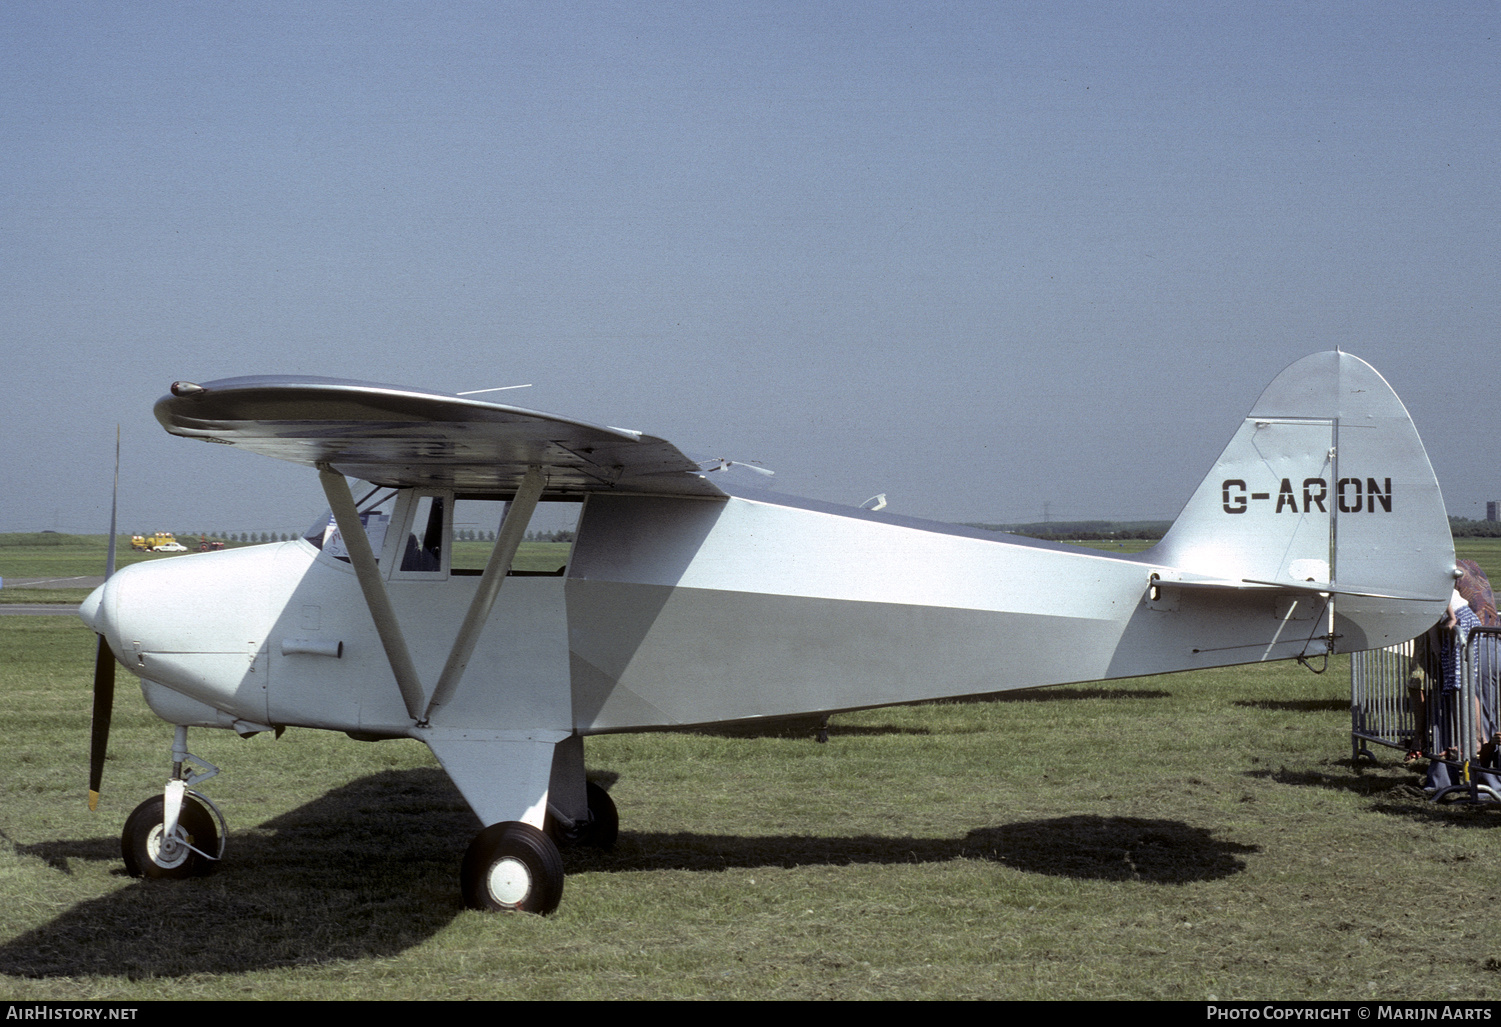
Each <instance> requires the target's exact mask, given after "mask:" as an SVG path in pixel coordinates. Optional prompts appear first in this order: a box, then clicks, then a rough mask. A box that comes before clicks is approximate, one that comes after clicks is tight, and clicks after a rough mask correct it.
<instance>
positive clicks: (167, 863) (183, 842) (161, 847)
mask: <svg viewBox="0 0 1501 1027" xmlns="http://www.w3.org/2000/svg"><path fill="white" fill-rule="evenodd" d="M166 805H167V803H166V800H165V799H163V798H162V796H160V795H153V796H152V797H151V798H149V799H147V800H146V801H145V802H143V803H141V804H140V805H139V806H137V807H136V808H135V811H134V812H133V813H131V814H130V816H129V817H128V818H126V821H125V830H124V831H122V832H121V833H120V853H121V855H123V856H124V857H125V870H126V871H127V872H128V873H129V874H130V876H131V877H157V878H168V879H171V880H180V879H182V878H185V877H201V876H203V875H204V874H206V873H208V872H209V871H210V870H212V869H213V868H214V860H213V859H210V858H208V857H206V856H204V855H202V853H217V852H218V851H219V832H218V830H217V829H216V828H215V826H214V818H213V817H212V816H211V815H210V814H209V812H208V810H206V809H204V808H203V805H202V804H201V803H200V802H198V800H197V799H194V798H193V797H192V796H191V795H185V796H183V800H182V810H181V812H179V813H178V815H177V831H176V833H175V834H174V835H173V836H172V837H171V838H168V837H167V836H166V833H165V832H164V831H163V830H162V828H163V827H164V826H165V825H164V824H163V823H162V821H163V820H164V819H165V817H166ZM195 849H196V850H197V851H196V852H195V851H194V850H195Z"/></svg>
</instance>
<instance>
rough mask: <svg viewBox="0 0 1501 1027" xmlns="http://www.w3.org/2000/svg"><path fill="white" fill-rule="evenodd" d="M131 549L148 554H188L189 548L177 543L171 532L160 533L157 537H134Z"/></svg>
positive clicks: (131, 539)
mask: <svg viewBox="0 0 1501 1027" xmlns="http://www.w3.org/2000/svg"><path fill="white" fill-rule="evenodd" d="M130 548H131V549H139V550H141V551H142V552H146V553H186V552H187V551H188V547H187V546H185V545H183V544H182V543H181V542H179V541H177V537H176V536H175V535H173V534H172V533H171V532H170V531H159V532H157V533H156V534H155V535H146V536H144V537H142V536H140V535H132V536H131V537H130Z"/></svg>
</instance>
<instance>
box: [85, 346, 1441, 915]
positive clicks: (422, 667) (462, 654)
mask: <svg viewBox="0 0 1501 1027" xmlns="http://www.w3.org/2000/svg"><path fill="white" fill-rule="evenodd" d="M1171 406H1172V404H1171V403H1170V402H1167V403H1163V404H1162V405H1161V406H1160V407H1159V408H1158V409H1157V410H1156V411H1153V412H1152V415H1151V417H1150V419H1149V421H1144V424H1145V423H1151V422H1157V421H1160V420H1161V419H1162V415H1163V414H1164V413H1167V412H1169V411H1170V409H1171ZM155 414H156V417H157V419H158V420H159V421H160V422H161V424H162V425H163V426H164V427H165V428H166V430H167V431H168V432H171V433H172V434H174V435H179V436H183V437H185V438H189V439H199V440H202V441H204V442H210V443H215V444H220V445H229V446H236V447H239V448H240V449H244V450H249V451H251V452H255V453H261V454H265V455H267V456H271V457H276V458H279V459H283V460H289V461H292V462H293V463H296V464H300V465H303V466H305V467H308V468H310V469H312V470H313V471H314V472H315V473H316V474H317V475H318V478H319V481H320V483H321V484H322V487H323V490H324V493H325V495H326V497H327V499H328V505H329V513H328V514H327V515H326V516H325V517H323V518H320V519H319V520H318V522H317V523H315V524H314V525H313V526H312V527H311V528H310V529H309V530H308V531H307V532H306V533H305V535H304V536H303V537H301V538H298V539H296V540H294V541H290V542H280V543H271V544H269V545H260V546H254V547H249V548H243V549H234V550H227V551H222V552H211V553H202V554H195V555H190V556H184V557H178V558H176V559H173V560H167V561H156V562H151V563H142V564H136V565H134V566H130V567H126V568H124V569H123V570H121V571H120V572H118V573H116V574H113V575H112V576H111V577H109V578H108V580H107V581H106V582H105V584H104V585H102V586H100V587H99V588H98V589H97V590H95V591H94V593H93V594H92V595H90V596H89V598H88V600H87V601H86V602H85V603H84V604H83V606H82V608H81V616H82V618H83V620H84V622H85V623H86V624H87V625H88V626H89V627H90V628H91V629H92V630H93V631H95V632H96V633H98V634H99V636H100V659H99V665H98V666H99V669H98V671H97V673H96V680H95V716H94V726H93V747H92V751H91V757H90V784H89V788H90V799H91V802H90V804H91V806H92V805H93V804H94V802H95V801H96V800H97V795H98V790H99V787H100V780H101V776H102V772H103V762H104V752H105V747H106V745H107V741H108V730H109V708H110V703H111V702H112V697H113V689H114V670H113V668H114V662H115V660H118V661H119V663H120V664H122V665H123V666H125V667H126V669H128V670H129V671H130V672H131V673H132V674H134V675H136V677H138V678H139V679H140V685H141V689H142V692H143V693H144V696H145V699H146V702H147V703H148V704H149V705H150V707H151V709H152V710H153V711H155V712H156V714H157V715H158V716H160V717H161V718H162V719H163V720H165V721H166V722H167V723H169V724H171V725H173V726H174V736H173V743H172V771H171V776H170V778H169V780H168V781H167V783H166V785H165V787H164V789H163V792H162V793H161V794H160V795H155V796H153V797H151V798H149V799H147V800H146V801H145V802H143V803H142V804H141V805H140V806H139V807H137V808H136V810H135V811H134V812H133V813H132V814H131V815H130V817H129V818H128V819H127V821H126V823H125V827H124V830H123V832H122V836H121V848H122V854H123V856H124V860H125V864H126V867H127V869H128V870H129V872H130V873H131V874H133V875H137V876H140V875H144V876H147V877H156V878H181V877H188V876H192V875H195V874H201V873H205V872H207V871H209V870H210V869H211V868H212V867H213V866H215V865H216V863H217V862H218V861H219V860H220V859H222V858H223V856H224V853H225V845H226V840H227V837H228V830H227V826H226V822H225V819H224V816H223V814H222V812H221V811H220V810H219V809H218V807H217V806H215V805H214V804H213V802H212V801H211V800H209V798H208V797H207V796H206V795H204V794H203V792H202V791H201V790H199V788H197V787H195V786H198V785H200V784H201V782H202V781H204V780H206V779H207V778H209V777H211V776H212V775H213V774H215V773H217V772H218V768H216V767H213V766H212V765H210V764H208V763H207V762H206V761H203V760H201V759H199V758H197V757H195V756H193V755H192V754H191V753H190V752H189V751H188V746H187V733H188V729H189V728H200V727H201V728H223V729H230V730H234V731H236V732H238V733H239V734H241V735H245V736H249V735H252V734H255V733H257V732H263V731H276V732H278V733H279V732H280V731H282V730H283V729H285V728H286V727H289V726H295V727H307V728H323V729H328V730H333V731H343V732H345V733H346V734H348V735H349V736H350V737H351V738H353V739H356V740H360V741H375V740H380V739H389V738H415V739H418V740H420V741H422V742H424V743H425V744H426V745H427V746H428V747H429V748H430V749H431V750H432V752H433V754H434V755H435V756H436V757H437V759H438V761H439V763H440V764H441V765H442V766H443V768H444V770H445V771H446V772H447V773H448V775H449V777H450V778H451V779H452V780H453V782H454V784H455V786H456V787H457V788H458V789H459V791H460V792H461V793H462V795H463V797H464V799H465V800H466V801H467V802H468V804H469V806H470V807H471V808H472V809H473V811H474V813H475V815H476V816H477V817H478V819H479V822H480V824H481V825H482V828H483V829H482V830H480V831H479V833H478V834H477V835H475V837H474V839H473V841H472V842H471V843H470V845H469V847H468V850H467V852H466V853H465V855H464V858H463V862H462V868H461V874H460V878H461V884H462V892H463V898H464V901H465V903H466V905H468V906H469V907H471V908H476V909H487V910H507V911H523V912H531V913H543V914H545V913H548V912H550V911H552V910H553V909H555V908H556V907H557V905H558V903H559V901H560V899H561V897H562V893H563V884H564V868H563V862H562V857H561V855H560V848H562V847H566V846H569V845H581V844H583V845H596V846H603V847H608V846H610V845H611V844H612V843H613V842H614V841H615V838H616V836H617V833H618V830H619V814H618V812H617V810H616V808H615V805H614V803H613V801H612V800H611V798H610V796H609V794H608V793H607V792H606V791H605V790H604V789H602V788H600V787H599V786H598V785H596V784H594V783H592V782H589V781H588V780H587V778H586V776H585V769H584V751H585V750H584V740H585V738H587V737H589V736H591V735H596V734H603V733H609V732H626V731H646V730H661V729H680V728H682V729H686V728H701V727H706V726H711V725H726V724H740V725H744V724H746V723H754V722H755V721H757V720H758V719H759V718H783V717H789V716H793V715H819V714H822V715H825V716H826V715H828V714H832V713H838V712H841V711H849V710H857V709H866V708H873V707H880V706H887V705H896V704H903V703H913V702H919V701H923V700H931V699H940V698H953V697H961V696H967V695H976V694H986V693H993V692H996V691H1000V690H1005V689H1017V688H1035V687H1038V686H1043V685H1055V684H1064V683H1071V682H1081V681H1093V680H1101V679H1109V678H1125V677H1134V676H1138V675H1144V674H1162V673H1167V672H1171V671H1183V670H1198V669H1202V668H1206V667H1219V666H1227V665H1231V664H1244V663H1255V662H1260V661H1269V660H1286V659H1297V660H1300V661H1303V662H1305V663H1309V664H1310V666H1311V665H1312V661H1315V660H1320V659H1322V660H1325V661H1327V658H1328V657H1329V656H1330V655H1332V654H1335V653H1348V652H1354V651H1357V650H1364V649H1371V648H1376V647H1379V646H1386V645H1391V644H1395V643H1399V642H1402V641H1405V640H1407V639H1409V638H1412V637H1414V636H1416V635H1418V634H1420V633H1421V632H1422V631H1424V630H1425V629H1427V628H1428V627H1429V626H1430V625H1432V624H1433V623H1434V622H1435V621H1436V620H1437V619H1438V618H1439V616H1440V615H1441V614H1442V613H1443V611H1444V609H1445V606H1446V603H1447V600H1448V597H1449V595H1450V593H1451V591H1452V589H1453V584H1454V579H1455V577H1456V570H1455V558H1454V545H1453V540H1452V538H1451V536H1450V533H1449V525H1448V519H1447V516H1446V513H1445V509H1444V504H1443V498H1442V496H1441V495H1440V492H1439V486H1438V482H1437V481H1436V480H1435V478H1434V474H1433V469H1432V467H1431V466H1430V464H1429V461H1428V457H1427V454H1426V453H1425V451H1424V449H1423V445H1422V442H1421V441H1420V440H1419V438H1418V434H1417V431H1416V429H1415V428H1414V426H1413V423H1412V420H1411V418H1410V417H1409V416H1408V413H1407V410H1406V409H1405V408H1404V407H1403V405H1402V403H1401V401H1400V400H1399V399H1398V398H1397V396H1396V394H1395V393H1394V392H1393V391H1392V389H1391V387H1390V386H1389V385H1388V384H1387V383H1386V381H1385V380H1384V379H1383V378H1382V377H1381V375H1380V374H1378V373H1377V372H1376V371H1375V370H1374V369H1373V368H1372V367H1371V366H1370V365H1369V364H1367V363H1365V362H1364V361H1362V360H1360V359H1359V358H1357V357H1355V356H1352V355H1350V354H1348V353H1342V352H1338V351H1335V352H1328V353H1318V354H1314V355H1313V356H1309V357H1306V358H1304V359H1302V360H1299V361H1297V362H1296V363H1294V364H1292V365H1291V366H1289V367H1288V368H1286V369H1285V370H1284V371H1282V373H1280V374H1279V375H1278V376H1277V377H1276V378H1275V379H1274V380H1273V381H1272V383H1271V385H1269V386H1268V387H1267V389H1266V390H1265V391H1264V392H1263V393H1262V394H1261V397H1260V398H1259V399H1258V400H1257V401H1256V403H1255V404H1254V405H1253V406H1252V408H1251V412H1250V413H1249V414H1248V415H1247V416H1246V417H1245V419H1244V420H1243V421H1242V422H1241V423H1240V425H1239V427H1238V429H1237V430H1236V431H1235V433H1234V435H1233V437H1232V438H1231V439H1230V442H1229V444H1228V446H1227V447H1226V448H1225V450H1224V452H1223V454H1222V455H1221V456H1220V457H1219V459H1218V460H1217V461H1216V462H1215V464H1214V466H1213V467H1212V468H1211V469H1210V471H1209V473H1208V475H1207V476H1206V477H1205V478H1204V480H1203V482H1202V484H1200V485H1199V487H1198V488H1197V490H1196V491H1195V492H1194V493H1193V495H1192V497H1191V498H1190V499H1189V501H1188V503H1187V505H1186V506H1185V507H1184V508H1183V510H1182V512H1181V514H1180V515H1179V516H1178V518H1177V520H1176V521H1175V522H1174V523H1173V525H1172V527H1171V529H1170V530H1169V531H1168V532H1167V534H1166V536H1165V537H1164V538H1163V539H1162V540H1161V542H1159V543H1158V544H1157V545H1156V546H1155V547H1154V548H1152V549H1150V550H1147V551H1145V552H1142V553H1136V554H1124V553H1120V552H1110V551H1102V550H1092V549H1087V548H1083V547H1077V546H1069V545H1066V544H1062V543H1055V542H1047V541H1040V540H1034V539H1028V538H1022V537H1018V536H1014V535H1008V534H1002V533H997V532H992V531H988V530H984V529H980V528H973V527H965V526H960V525H953V524H942V523H936V522H931V521H923V520H918V519H914V518H910V517H905V516H901V515H897V514H894V513H891V512H889V511H885V510H880V509H877V510H868V509H864V508H863V506H864V505H868V502H869V501H867V504H863V505H862V507H861V508H856V507H843V506H836V505H833V504H829V503H825V502H819V501H813V500H806V499H797V498H790V497H788V496H784V495H780V494H774V493H772V492H770V491H767V490H765V489H762V488H760V487H753V486H748V485H744V484H741V483H739V482H737V481H735V480H734V479H733V476H732V475H729V474H726V473H724V472H725V471H726V470H727V468H728V466H729V465H730V464H731V463H732V462H731V461H724V460H721V461H717V462H716V464H717V466H713V467H711V468H709V469H705V468H702V467H700V466H699V464H697V463H695V462H694V461H692V460H690V459H689V458H688V457H687V456H685V455H684V454H683V453H682V452H680V451H679V450H678V449H677V448H676V447H675V446H673V445H672V444H671V443H669V442H666V441H665V440H663V439H660V438H656V437H653V436H650V435H645V434H642V433H640V432H637V431H630V430H626V429H621V428H614V427H609V426H605V425H598V424H591V423H587V422H584V421H578V420H573V419H569V418H566V417H559V416H556V415H552V414H546V413H540V412H537V411H533V410H527V409H523V408H519V407H513V406H506V405H502V404H498V403H491V402H487V401H483V400H478V399H473V398H469V397H461V396H456V395H447V394H442V393H437V392H428V391H423V390H418V389H407V388H399V387H395V386H389V385H376V384H370V383H365V382H356V381H347V380H342V379H332V378H294V377H242V378H227V379H223V380H219V381H209V382H206V383H204V384H195V383H191V382H186V381H178V382H174V383H173V384H172V386H171V390H170V393H169V394H168V395H166V396H164V397H162V398H161V400H160V401H158V402H157V404H156V406H155ZM1149 434H1150V429H1148V428H1144V429H1143V435H1144V437H1149ZM351 480H352V481H353V482H354V483H355V484H354V485H351ZM543 499H547V500H562V501H572V502H579V503H582V509H581V512H580V515H579V519H578V527H577V537H576V541H575V542H574V544H573V548H572V550H571V554H570V556H569V559H568V563H567V565H566V567H565V568H564V569H562V570H560V571H559V572H557V573H556V574H538V573H526V572H521V571H516V570H513V568H512V564H513V562H514V560H515V555H516V552H517V547H518V545H519V544H520V542H521V540H522V537H523V533H524V532H525V530H526V527H527V523H528V520H529V519H530V517H531V516H532V513H533V511H534V509H535V508H536V505H537V503H538V502H539V501H540V500H543ZM497 500H499V501H503V502H504V503H505V506H504V511H505V512H504V514H503V516H500V518H499V525H498V531H497V536H496V538H497V541H496V543H495V546H494V549H493V550H492V551H491V553H490V555H489V557H488V561H487V563H486V564H485V567H484V569H483V571H482V572H481V571H478V570H468V571H466V570H464V569H463V568H461V567H455V566H454V562H453V537H454V524H455V520H456V517H458V518H459V520H460V522H461V523H473V521H472V519H470V520H465V518H466V517H470V513H468V512H467V511H472V510H473V509H475V508H473V507H471V506H470V504H472V503H475V502H476V501H488V502H492V503H493V502H494V501H497ZM484 509H490V510H494V509H496V508H495V507H493V506H492V507H486V508H484ZM106 648H107V650H108V652H110V653H112V654H113V657H114V659H110V658H109V657H108V656H106Z"/></svg>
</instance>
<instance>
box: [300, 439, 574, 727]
mask: <svg viewBox="0 0 1501 1027" xmlns="http://www.w3.org/2000/svg"><path fill="white" fill-rule="evenodd" d="M318 480H319V482H321V483H322V485H323V494H324V495H325V496H327V497H328V505H329V508H330V509H331V510H332V511H333V514H334V522H335V523H336V524H338V526H339V534H340V535H341V536H342V537H343V539H344V546H345V548H346V549H347V550H348V552H349V562H350V563H352V564H353V565H354V572H355V577H356V578H358V579H359V582H360V590H361V591H362V592H364V593H365V605H366V606H367V607H368V608H369V610H370V618H371V619H372V620H373V621H375V631H376V633H377V634H378V635H380V642H381V645H382V646H384V647H385V650H386V659H387V660H388V661H389V662H390V664H391V673H392V674H394V675H395V676H396V685H397V687H398V688H400V689H401V699H402V702H404V703H405V704H406V708H407V715H408V716H409V717H411V718H412V719H413V720H414V721H416V722H417V723H418V724H423V725H425V724H427V722H428V721H429V720H430V719H431V718H432V716H433V714H435V713H437V712H438V708H439V707H440V706H442V705H443V704H444V703H446V702H448V701H449V700H450V699H452V698H453V695H454V692H456V691H457V690H458V687H459V680H460V679H461V678H462V677H463V676H464V669H465V668H466V667H468V666H469V657H470V656H472V655H473V654H474V647H475V645H476V644H477V643H478V642H479V636H480V632H482V631H483V630H484V628H485V622H486V621H488V620H489V619H490V611H491V610H492V609H494V607H495V599H496V597H497V596H498V595H499V594H500V586H501V585H503V584H505V580H506V575H507V574H509V573H510V571H511V565H512V563H514V562H515V560H516V550H517V549H518V548H520V546H521V540H522V538H523V537H524V536H525V534H526V526H527V523H528V522H529V521H530V520H531V519H532V512H533V511H534V510H536V508H537V500H539V499H540V498H541V497H542V488H543V485H544V484H545V483H546V479H545V477H544V476H543V474H542V471H541V469H540V468H537V467H530V468H528V469H527V472H526V476H525V477H524V478H522V480H521V483H520V485H519V486H518V487H517V489H516V498H515V499H513V500H512V501H511V502H510V503H508V504H507V505H506V515H505V517H504V519H502V520H501V522H500V532H499V534H498V535H497V537H496V542H495V549H494V551H492V552H491V553H490V559H489V560H488V561H486V563H485V572H484V574H483V575H482V576H481V577H480V582H479V587H478V588H477V589H476V590H475V593H474V598H473V599H472V600H471V601H470V603H469V612H468V613H466V614H465V615H464V623H463V624H462V625H460V627H459V633H458V635H457V636H455V638H454V640H453V647H452V648H451V649H450V650H449V652H448V662H447V663H445V664H444V665H443V673H442V674H441V675H439V677H438V684H437V687H435V688H434V689H433V694H432V698H431V699H429V700H428V701H427V705H426V708H424V707H423V694H424V691H425V690H424V689H423V687H422V681H421V679H420V678H418V676H417V668H416V666H415V665H414V664H413V663H412V656H411V652H410V650H408V649H407V643H406V637H405V636H404V635H403V634H402V633H401V624H400V623H399V622H398V621H397V620H396V611H395V610H393V609H392V608H391V599H390V597H389V596H388V595H387V594H386V588H385V585H384V584H383V583H382V582H381V578H380V568H379V566H378V565H377V564H376V562H375V554H374V553H373V552H371V550H370V539H369V538H368V537H367V536H366V534H365V526H364V525H363V524H361V523H360V515H359V511H358V510H356V509H355V503H354V495H353V494H352V493H351V492H350V491H349V483H348V482H347V481H345V480H344V476H343V475H342V474H339V473H338V472H337V471H334V470H331V469H330V468H329V467H328V465H327V464H319V465H318Z"/></svg>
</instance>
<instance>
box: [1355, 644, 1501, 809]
mask: <svg viewBox="0 0 1501 1027" xmlns="http://www.w3.org/2000/svg"><path fill="white" fill-rule="evenodd" d="M1453 640H1454V637H1453V633H1452V632H1449V631H1445V630H1443V629H1434V630H1432V631H1429V632H1428V633H1427V634H1425V635H1420V636H1419V637H1418V638H1415V639H1413V640H1412V641H1410V642H1404V643H1402V644H1401V645H1396V646H1389V647H1388V648H1385V649H1373V650H1370V651H1369V652H1363V653H1355V654H1354V655H1353V656H1352V657H1351V658H1350V749H1351V756H1352V758H1354V759H1356V760H1359V759H1361V758H1362V757H1363V758H1365V759H1370V760H1374V759H1375V758H1376V757H1375V754H1374V753H1373V752H1372V751H1371V749H1370V746H1371V745H1372V744H1374V745H1383V746H1388V747H1390V748H1393V749H1401V750H1403V751H1406V752H1414V753H1417V754H1419V755H1420V756H1421V757H1422V758H1424V759H1426V760H1428V761H1429V764H1430V768H1431V769H1430V773H1429V781H1430V782H1431V787H1430V793H1431V795H1432V797H1433V799H1434V801H1439V800H1441V799H1447V798H1452V797H1455V796H1458V795H1461V794H1463V795H1464V796H1466V797H1468V798H1470V799H1473V800H1475V801H1497V802H1501V717H1498V714H1501V628H1485V627H1480V628H1474V629H1472V630H1471V631H1470V633H1469V636H1468V638H1467V639H1466V642H1465V644H1464V646H1463V647H1462V648H1461V649H1460V650H1459V652H1458V653H1452V651H1451V649H1450V646H1451V644H1452V642H1453ZM1445 653H1450V656H1449V663H1450V666H1449V667H1448V668H1445V666H1444V662H1445V661H1444V654H1445Z"/></svg>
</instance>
